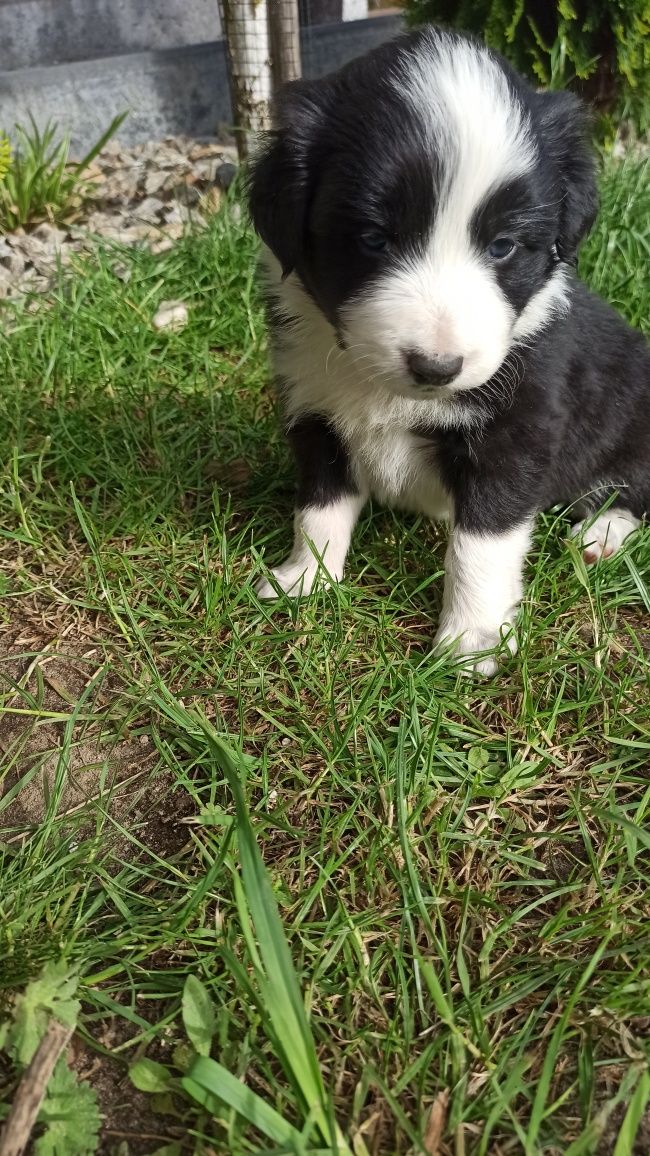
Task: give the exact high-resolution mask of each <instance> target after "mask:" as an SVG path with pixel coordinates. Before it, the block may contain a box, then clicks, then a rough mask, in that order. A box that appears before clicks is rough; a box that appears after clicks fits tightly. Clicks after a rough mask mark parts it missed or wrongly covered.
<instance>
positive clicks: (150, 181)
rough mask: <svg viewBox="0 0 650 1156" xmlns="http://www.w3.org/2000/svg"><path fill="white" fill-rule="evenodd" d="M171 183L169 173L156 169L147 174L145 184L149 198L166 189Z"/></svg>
mask: <svg viewBox="0 0 650 1156" xmlns="http://www.w3.org/2000/svg"><path fill="white" fill-rule="evenodd" d="M168 181H169V173H165V172H160V170H159V169H154V170H153V172H151V173H147V176H146V177H145V182H144V191H145V193H146V194H147V196H148V197H151V196H154V195H155V194H156V193H159V192H160V191H161V190H162V189H164V187H165V185H166V184H167V183H168Z"/></svg>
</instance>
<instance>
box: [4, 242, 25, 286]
mask: <svg viewBox="0 0 650 1156" xmlns="http://www.w3.org/2000/svg"><path fill="white" fill-rule="evenodd" d="M0 267H2V268H3V269H7V270H8V271H9V273H11V276H12V277H14V278H16V277H19V276H20V274H21V273H22V271H23V269H24V268H25V258H24V257H23V255H22V253H21V252H20V250H19V249H12V248H11V246H10V245H8V244H7V242H6V241H0Z"/></svg>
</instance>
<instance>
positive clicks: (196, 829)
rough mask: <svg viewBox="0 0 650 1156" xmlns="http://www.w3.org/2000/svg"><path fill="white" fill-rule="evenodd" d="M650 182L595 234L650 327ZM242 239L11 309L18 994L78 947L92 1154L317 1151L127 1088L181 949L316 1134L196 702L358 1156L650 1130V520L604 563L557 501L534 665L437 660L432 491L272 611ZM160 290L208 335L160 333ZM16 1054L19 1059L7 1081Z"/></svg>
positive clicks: (6, 953)
mask: <svg viewBox="0 0 650 1156" xmlns="http://www.w3.org/2000/svg"><path fill="white" fill-rule="evenodd" d="M648 176H649V168H648V163H647V162H646V164H645V165H644V164H642V163H641V162H638V161H628V162H626V163H625V164H624V165H618V166H616V167H614V166H613V165H612V166H610V167H608V168H607V170H606V174H605V176H604V177H603V209H602V213H601V217H600V219H599V223H598V225H597V227H596V229H595V231H594V233H593V235H592V237H591V238H590V240H589V242H588V244H587V245H586V247H585V251H584V253H583V258H582V270H583V272H584V274H585V275H586V276H587V277H588V278H589V280H590V281H591V283H592V284H593V285H594V286H595V287H596V288H597V289H598V290H599V291H600V292H602V293H603V294H604V295H605V296H607V297H608V298H609V299H610V300H611V301H613V302H614V304H616V305H617V307H619V308H620V309H621V310H622V311H623V312H624V313H625V314H626V315H627V316H628V317H629V318H630V319H631V320H632V321H633V322H634V323H635V324H640V325H642V326H643V325H647V324H648V318H649V316H650V278H649V276H648V268H649V267H650V262H649V257H650V181H649V180H648ZM255 252H256V244H255V241H254V239H253V237H252V236H251V234H250V233H249V231H248V230H247V228H246V225H245V222H243V221H242V220H241V219H240V217H239V214H238V213H237V211H236V201H235V200H234V199H232V200H231V201H230V202H229V203H228V204H227V205H226V206H225V208H224V209H223V211H222V212H221V213H220V214H219V215H218V216H216V217H215V218H214V219H213V220H212V221H211V223H210V226H209V228H208V229H207V230H205V231H203V232H200V233H196V234H195V235H193V236H188V237H187V238H185V239H184V240H182V241H181V242H180V243H179V244H178V245H177V246H176V247H175V248H174V249H173V250H172V251H171V252H166V253H164V254H160V255H159V256H152V255H151V254H149V253H148V252H146V251H133V250H130V251H128V252H127V251H122V250H116V249H114V248H113V249H111V248H104V249H98V251H97V253H96V255H95V256H94V257H93V259H92V260H87V261H86V262H85V263H82V262H81V259H80V260H79V261H78V263H77V266H76V268H75V270H74V272H73V273H72V275H71V276H69V277H68V276H66V278H65V279H62V280H61V283H60V285H59V288H58V289H57V290H56V292H54V293H53V294H52V295H51V297H50V298H49V299H48V300H43V301H41V302H40V303H36V305H29V307H28V308H27V307H26V308H22V309H17V310H15V309H14V308H13V307H9V306H7V307H5V310H4V313H3V319H2V323H3V325H4V326H5V329H6V332H5V336H4V337H3V339H2V342H1V344H0V361H1V366H0V439H1V442H2V454H1V468H2V478H1V481H0V535H1V536H0V552H1V563H0V589H1V592H2V600H1V603H0V695H1V702H2V716H1V720H0V752H1V758H2V770H1V776H2V790H3V794H2V799H1V801H0V812H1V818H0V826H1V827H2V832H1V833H0V913H1V926H0V942H1V948H0V958H1V960H2V963H1V971H0V1001H2V1002H0V1011H1V1010H2V1009H4V1011H5V1013H6V1014H10V1012H11V998H12V996H13V994H14V993H15V992H16V991H18V990H21V989H22V988H23V987H24V985H25V984H26V983H27V982H28V981H29V980H31V979H33V978H34V977H35V976H37V975H38V974H39V972H40V970H41V968H42V967H43V965H44V964H45V963H46V961H48V960H50V961H51V960H57V961H58V960H62V961H64V962H65V964H66V966H70V967H73V966H74V967H76V968H78V971H79V977H80V978H79V992H78V994H79V997H80V998H81V1000H82V1011H81V1016H80V1020H79V1025H78V1030H77V1033H76V1035H75V1037H74V1040H73V1044H72V1049H71V1053H70V1063H71V1065H72V1067H73V1068H74V1070H75V1071H76V1072H77V1074H78V1075H79V1076H80V1077H81V1078H82V1079H85V1080H87V1081H88V1082H89V1083H90V1084H91V1086H93V1087H94V1088H95V1090H96V1092H97V1096H98V1100H99V1106H100V1110H101V1111H102V1113H103V1116H104V1121H103V1126H102V1133H101V1141H100V1151H101V1152H103V1153H115V1154H116V1156H117V1154H119V1156H127V1154H129V1153H130V1154H137V1153H153V1152H155V1151H158V1150H159V1149H163V1150H164V1152H165V1153H167V1154H171V1153H173V1152H176V1153H178V1152H183V1153H190V1152H197V1153H204V1154H210V1153H216V1154H219V1156H221V1154H226V1153H233V1154H235V1156H238V1154H240V1153H242V1154H243V1153H248V1152H263V1151H270V1150H274V1151H298V1150H300V1151H305V1152H307V1151H314V1150H318V1151H321V1152H324V1151H325V1149H324V1148H323V1147H322V1145H321V1146H320V1147H319V1143H318V1142H317V1139H315V1138H314V1137H313V1136H312V1137H311V1139H310V1140H308V1141H305V1146H304V1147H303V1148H300V1149H298V1148H297V1147H295V1148H286V1147H282V1146H280V1147H279V1148H278V1147H277V1146H276V1147H275V1148H273V1145H272V1143H271V1142H270V1141H269V1140H267V1139H265V1138H264V1137H263V1135H262V1131H259V1130H256V1129H255V1128H253V1127H251V1126H250V1125H249V1124H247V1123H246V1122H245V1121H244V1120H243V1118H242V1117H241V1116H239V1115H237V1114H235V1113H233V1112H232V1111H231V1110H230V1109H228V1108H226V1107H225V1106H223V1105H220V1104H219V1103H218V1102H217V1101H212V1102H210V1103H209V1104H208V1109H207V1110H206V1109H204V1108H201V1107H200V1106H199V1105H198V1104H197V1103H196V1102H194V1101H192V1100H191V1099H190V1098H189V1097H188V1096H186V1095H184V1094H183V1093H182V1092H181V1091H180V1085H176V1084H173V1085H172V1092H170V1091H169V1090H168V1089H166V1090H163V1091H160V1092H158V1094H157V1095H150V1094H147V1093H145V1092H142V1091H137V1090H136V1089H135V1088H134V1087H133V1086H132V1084H131V1082H130V1080H129V1076H128V1067H129V1065H131V1064H133V1063H134V1062H136V1061H138V1060H141V1059H143V1058H147V1059H151V1060H154V1061H156V1062H158V1063H164V1064H165V1065H167V1066H168V1067H169V1068H170V1069H171V1070H172V1071H174V1072H175V1073H176V1075H177V1076H180V1074H181V1071H182V1070H183V1069H184V1068H185V1066H186V1065H187V1062H188V1058H189V1050H188V1045H187V1042H186V1039H185V1033H184V1030H183V1027H182V1023H181V997H182V993H183V987H184V983H185V981H186V977H187V976H188V975H192V976H195V977H198V978H199V979H200V980H202V981H203V983H204V984H205V986H206V988H207V989H208V991H209V993H210V997H211V1000H212V1003H213V1006H214V1010H215V1034H214V1039H213V1044H212V1055H213V1056H214V1057H215V1058H216V1059H218V1060H219V1061H221V1063H222V1064H223V1065H225V1066H226V1067H227V1068H228V1069H230V1071H231V1072H233V1073H234V1074H235V1075H236V1076H238V1077H241V1078H242V1080H245V1081H246V1083H247V1084H248V1085H249V1087H250V1088H251V1089H253V1090H254V1091H255V1092H257V1093H259V1095H260V1096H261V1097H263V1099H264V1100H265V1101H266V1102H267V1103H268V1104H269V1105H272V1106H274V1107H275V1108H276V1109H277V1110H278V1112H279V1113H280V1114H281V1116H282V1117H283V1118H284V1119H285V1120H286V1121H289V1122H292V1123H293V1124H295V1125H296V1126H297V1127H299V1128H302V1126H303V1124H304V1119H305V1117H304V1113H303V1110H302V1106H301V1104H300V1098H299V1092H298V1091H297V1087H296V1083H295V1081H292V1080H291V1078H289V1077H287V1076H286V1075H285V1074H284V1071H283V1067H282V1061H283V1058H284V1061H285V1063H286V1053H287V1051H289V1052H290V1051H291V1047H292V1044H291V1040H290V1039H289V1038H288V1037H287V1039H284V1040H283V1039H282V1025H280V1028H279V1030H278V1024H277V1016H276V1017H275V1021H274V1016H273V1010H274V1009H273V1007H270V1006H269V1002H268V998H267V997H268V992H267V993H266V997H265V991H264V989H263V988H262V989H260V988H259V985H258V983H257V980H256V976H258V975H259V966H258V964H257V962H256V958H255V957H256V948H255V944H254V939H253V936H252V933H251V929H250V925H249V924H248V922H247V914H246V910H247V908H246V895H247V888H248V883H247V882H246V880H245V881H244V882H245V886H244V888H243V890H242V885H241V874H240V860H241V856H240V854H239V850H238V847H241V840H242V839H243V838H244V833H243V831H242V829H241V827H240V823H241V819H240V821H239V822H238V821H236V819H235V809H234V801H233V794H232V790H231V785H230V784H229V780H228V778H227V775H226V774H225V773H224V763H223V760H222V759H221V757H220V756H219V753H218V748H217V747H214V746H211V745H210V743H209V742H208V741H207V740H206V737H205V736H206V734H207V733H208V730H207V729H204V730H201V728H200V727H197V726H195V725H194V724H193V722H192V720H193V719H196V718H197V717H198V715H197V714H196V711H197V708H198V710H199V711H200V713H201V717H203V718H204V719H205V720H207V723H209V724H211V726H212V727H213V728H214V730H215V732H216V733H217V734H218V735H219V736H221V738H223V739H225V740H226V742H227V743H228V745H229V747H230V749H231V750H232V752H233V754H234V757H235V760H236V762H237V765H238V768H239V771H240V773H241V782H242V784H243V788H244V794H245V798H246V802H247V806H248V810H249V814H250V819H251V824H252V829H253V831H254V833H255V837H256V840H257V843H258V846H259V848H260V851H261V854H262V857H263V860H264V863H265V865H266V868H267V871H268V873H269V877H270V880H271V884H272V887H273V891H274V894H275V898H276V900H277V904H278V909H279V913H280V916H281V919H282V923H283V925H284V929H285V932H286V937H287V940H288V943H289V947H290V951H291V955H292V958H293V963H294V966H295V969H296V971H297V974H298V977H299V981H300V985H301V989H302V992H303V994H304V1001H305V1006H306V1008H307V1010H308V1013H309V1018H310V1023H311V1027H312V1031H313V1033H314V1036H315V1040H316V1047H317V1051H318V1057H319V1061H320V1067H321V1071H322V1074H323V1080H324V1083H325V1087H326V1090H327V1098H328V1103H329V1105H330V1106H331V1108H332V1109H333V1112H334V1113H335V1115H336V1118H337V1120H338V1123H339V1125H340V1128H341V1131H342V1133H343V1134H344V1135H345V1136H346V1137H347V1138H348V1139H349V1142H350V1145H351V1146H353V1147H354V1151H355V1154H360V1153H362V1152H363V1151H364V1149H363V1145H364V1144H365V1147H366V1149H367V1151H368V1152H369V1153H380V1154H382V1156H391V1154H393V1153H395V1154H397V1153H407V1152H410V1153H423V1152H430V1153H432V1154H434V1156H435V1153H438V1152H439V1153H440V1154H441V1156H443V1154H444V1153H447V1154H451V1153H453V1154H454V1156H463V1154H465V1153H466V1154H468V1156H469V1154H471V1153H476V1154H488V1156H493V1154H495V1156H498V1154H504V1156H505V1154H509V1153H525V1154H526V1156H537V1154H540V1156H541V1154H542V1153H543V1154H544V1156H579V1154H583V1156H584V1154H588V1153H596V1152H598V1153H600V1154H608V1153H612V1154H614V1153H615V1154H616V1156H632V1153H639V1154H641V1153H643V1154H646V1153H647V1152H648V1150H650V1114H649V1113H647V1112H644V1110H645V1107H646V1103H647V1102H648V1098H649V1094H650V1081H649V1079H648V1074H647V1071H648V1060H649V1058H650V1046H649V1033H648V1027H649V1025H650V968H649V958H650V910H649V906H648V891H647V887H648V881H649V874H650V871H649V867H648V848H649V847H650V833H649V828H648V821H647V813H648V809H649V806H650V786H649V778H648V766H649V764H650V691H649V676H650V661H649V657H648V655H649V650H650V619H649V618H648V613H649V612H650V590H649V586H648V575H649V574H650V532H648V531H642V532H641V533H640V534H638V535H636V536H635V537H634V538H632V539H630V541H629V543H628V544H627V545H626V547H625V548H624V549H623V550H622V551H621V553H620V554H618V555H617V556H616V558H615V559H613V560H611V561H609V562H606V563H603V564H601V565H599V566H597V567H596V568H595V569H590V570H589V571H587V570H586V569H585V568H584V565H583V563H582V560H581V555H580V553H579V552H578V551H577V550H576V549H575V547H572V546H570V545H569V544H568V543H567V530H568V526H569V522H568V520H567V518H566V516H565V515H564V514H563V513H562V511H554V512H552V513H549V514H548V515H547V516H546V517H545V519H544V520H543V521H541V522H540V525H539V530H538V533H537V536H536V541H535V551H534V554H533V556H532V558H531V560H530V564H529V568H528V594H527V598H526V601H525V606H524V610H523V615H522V633H523V642H522V645H521V649H520V653H519V655H518V656H517V657H516V658H514V659H509V660H508V662H507V664H505V665H504V666H503V667H502V669H501V670H500V671H499V673H498V674H497V675H496V676H495V677H494V678H492V679H490V680H483V681H472V680H469V679H466V678H463V677H461V676H458V675H457V674H456V673H455V672H454V670H453V669H450V668H449V667H448V666H446V665H445V664H444V663H443V661H442V660H441V659H440V658H439V657H433V656H432V654H431V650H430V643H431V638H432V635H433V631H434V624H435V620H436V614H437V611H438V608H439V604H440V597H441V590H442V563H443V553H444V532H443V531H442V530H441V529H439V528H436V527H432V526H430V525H428V524H427V523H426V522H425V521H424V520H423V519H415V518H412V517H407V516H402V515H399V516H398V515H396V514H392V513H390V512H387V511H385V510H382V509H377V508H375V509H373V510H372V511H371V512H369V513H368V515H367V516H366V517H365V519H364V521H363V523H362V525H361V526H360V528H359V530H358V532H357V534H356V537H355V542H354V547H353V550H352V554H351V558H350V562H349V567H348V577H347V580H346V581H345V583H344V584H343V585H341V586H340V587H339V588H337V589H333V590H321V591H319V592H318V593H316V594H315V595H314V596H313V597H312V598H311V599H309V600H308V601H303V602H301V603H300V604H290V603H287V602H282V603H278V604H275V605H270V604H264V603H260V602H259V601H258V600H257V598H256V596H255V594H254V592H253V585H252V579H253V578H254V576H256V575H259V574H260V573H261V572H262V570H263V567H264V565H265V564H266V563H267V562H268V563H269V564H272V563H275V562H277V561H279V560H280V559H281V558H282V555H283V553H284V551H285V550H286V547H287V538H288V532H289V524H290V515H291V505H292V473H291V468H290V464H289V458H288V454H287V450H286V449H285V447H284V445H283V442H282V438H281V436H280V434H279V426H278V420H277V414H276V411H275V406H274V401H273V397H272V392H271V389H270V387H269V370H268V364H267V357H266V346H265V336H264V325H263V319H262V315H261V311H260V306H259V301H258V298H257V295H256V291H255V277H254V261H255ZM170 298H182V299H184V300H185V301H186V302H187V304H188V306H189V316H190V320H189V324H188V326H187V327H186V328H185V329H184V330H183V331H179V332H174V331H165V332H161V333H158V332H156V331H155V330H154V329H153V328H152V325H151V318H152V317H153V315H154V313H155V311H156V309H157V307H158V306H159V304H160V302H161V301H162V300H165V299H170ZM621 370H622V372H624V370H625V367H624V366H622V367H621ZM615 388H616V382H614V381H613V382H612V389H615ZM649 403H650V395H649ZM207 723H206V727H207ZM249 898H250V896H249ZM269 910H270V907H269ZM256 931H257V932H258V934H259V932H260V929H259V927H258V926H257V924H256ZM0 1018H2V1016H1V1015H0ZM17 1075H18V1073H17V1071H16V1069H15V1068H14V1067H13V1066H12V1065H11V1064H10V1063H8V1062H7V1063H5V1064H4V1067H3V1066H2V1062H1V1061H0V1100H4V1102H5V1103H6V1102H8V1101H10V1099H11V1095H12V1090H13V1088H14V1086H15V1081H16V1078H17ZM174 1089H176V1090H174ZM308 1132H309V1122H308V1125H307V1130H306V1133H305V1134H307V1133H308ZM440 1132H442V1133H443V1137H444V1138H443V1139H442V1140H439V1133H440ZM635 1132H636V1140H634V1138H633V1137H634V1134H635ZM174 1143H175V1144H176V1145H177V1146H176V1147H175V1148H174V1147H173V1144H174ZM327 1151H332V1152H333V1151H334V1148H328V1149H327Z"/></svg>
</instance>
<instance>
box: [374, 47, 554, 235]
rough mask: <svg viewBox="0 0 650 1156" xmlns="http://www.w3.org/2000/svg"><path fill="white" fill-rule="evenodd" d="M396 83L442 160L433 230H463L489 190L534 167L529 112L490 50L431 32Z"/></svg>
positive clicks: (409, 57)
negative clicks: (453, 228) (435, 226)
mask: <svg viewBox="0 0 650 1156" xmlns="http://www.w3.org/2000/svg"><path fill="white" fill-rule="evenodd" d="M393 83H394V84H395V86H396V87H397V88H398V89H399V91H400V93H401V94H402V96H404V97H405V98H406V99H407V100H408V101H410V103H411V104H412V105H413V109H414V111H415V112H416V113H417V115H418V118H419V119H420V121H424V124H425V128H426V131H427V135H428V136H430V141H431V147H432V149H433V150H434V152H435V154H436V156H437V157H438V160H439V163H440V176H439V179H440V182H441V187H440V188H439V189H438V194H439V197H440V200H439V205H438V225H437V229H436V231H437V232H438V231H441V232H445V233H447V232H448V231H449V229H450V226H452V222H453V223H454V224H456V226H457V228H459V229H462V230H463V231H464V232H466V230H467V229H468V227H469V223H470V221H471V219H472V216H473V215H474V213H475V212H476V210H477V208H478V207H479V205H480V204H481V203H482V202H483V201H484V200H485V198H486V196H487V195H488V194H489V193H490V191H492V190H494V189H496V188H497V187H498V186H500V185H503V184H505V183H507V181H509V180H511V179H512V178H513V177H517V176H522V175H523V174H524V173H526V172H528V171H529V170H530V169H531V168H532V167H533V165H534V163H535V160H536V146H535V141H534V138H533V136H532V133H531V129H530V125H529V121H528V117H527V114H526V112H525V110H524V108H523V107H522V105H521V104H520V102H519V100H518V99H517V97H516V95H515V93H514V92H513V90H512V89H511V87H510V85H509V84H508V79H507V77H506V75H505V73H504V72H503V70H502V68H501V67H500V65H499V64H498V63H497V61H496V60H495V59H494V58H493V57H492V56H491V55H490V53H489V52H488V51H487V49H485V48H483V47H482V46H481V45H478V44H472V43H470V42H469V41H467V40H464V39H462V38H461V37H459V36H454V35H453V34H451V33H439V32H434V31H432V32H431V33H430V34H429V35H428V36H427V37H426V38H425V39H424V40H423V42H421V43H420V45H419V47H418V50H417V52H416V53H414V54H412V55H409V56H408V57H406V58H404V61H403V64H402V66H401V69H400V71H399V73H396V74H395V75H394V77H393ZM441 216H444V217H446V218H448V219H447V220H446V221H445V223H444V226H443V223H442V221H441V219H440V218H441Z"/></svg>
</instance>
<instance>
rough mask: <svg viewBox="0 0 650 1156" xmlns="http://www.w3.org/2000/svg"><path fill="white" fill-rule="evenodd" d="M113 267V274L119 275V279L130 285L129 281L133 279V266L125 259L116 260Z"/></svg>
mask: <svg viewBox="0 0 650 1156" xmlns="http://www.w3.org/2000/svg"><path fill="white" fill-rule="evenodd" d="M112 269H113V275H114V276H115V277H117V279H118V281H123V282H124V284H125V285H128V283H129V281H130V280H131V273H132V269H131V267H130V266H129V265H127V264H126V263H125V262H124V261H116V262H115V264H114V265H113V266H112Z"/></svg>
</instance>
